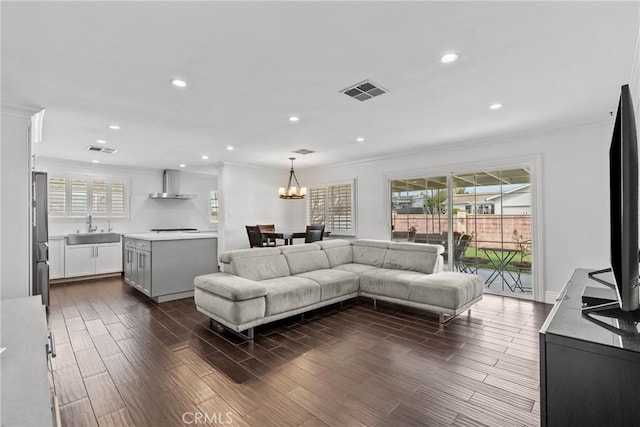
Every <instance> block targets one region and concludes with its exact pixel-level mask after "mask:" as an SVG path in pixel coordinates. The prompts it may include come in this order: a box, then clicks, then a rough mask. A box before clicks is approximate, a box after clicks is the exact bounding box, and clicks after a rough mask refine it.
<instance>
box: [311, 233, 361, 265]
mask: <svg viewBox="0 0 640 427" xmlns="http://www.w3.org/2000/svg"><path fill="white" fill-rule="evenodd" d="M316 243H317V244H318V245H319V246H320V247H321V248H322V250H323V251H324V253H325V254H327V259H328V260H329V268H333V267H335V266H336V265H341V264H348V263H351V262H353V249H352V248H351V242H350V241H349V240H342V239H335V240H322V241H320V242H316Z"/></svg>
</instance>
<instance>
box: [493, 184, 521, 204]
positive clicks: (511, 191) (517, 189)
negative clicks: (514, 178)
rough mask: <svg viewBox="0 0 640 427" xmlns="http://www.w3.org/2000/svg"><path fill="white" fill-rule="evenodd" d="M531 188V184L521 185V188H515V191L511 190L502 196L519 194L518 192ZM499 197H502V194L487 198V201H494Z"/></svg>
mask: <svg viewBox="0 0 640 427" xmlns="http://www.w3.org/2000/svg"><path fill="white" fill-rule="evenodd" d="M529 187H531V184H524V185H521V186H520V187H517V188H513V189H511V190H509V191H505V192H504V193H502V194H503V195H507V194H513V193H518V192H520V191H522V190H524V189H525V188H529ZM498 197H500V194H499V193H498V194H496V195H495V196H491V197H488V198H487V200H493V199H495V198H498Z"/></svg>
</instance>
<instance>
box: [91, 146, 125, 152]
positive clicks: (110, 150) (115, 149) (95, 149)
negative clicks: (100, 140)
mask: <svg viewBox="0 0 640 427" xmlns="http://www.w3.org/2000/svg"><path fill="white" fill-rule="evenodd" d="M87 151H94V152H95V151H97V152H99V153H107V154H113V153H117V152H118V149H117V148H109V147H101V146H99V145H89V146H88V147H87Z"/></svg>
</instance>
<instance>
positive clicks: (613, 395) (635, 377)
mask: <svg viewBox="0 0 640 427" xmlns="http://www.w3.org/2000/svg"><path fill="white" fill-rule="evenodd" d="M589 271H590V270H586V269H579V270H576V271H575V272H574V274H573V276H572V277H571V280H569V282H568V283H567V284H566V286H565V287H564V289H563V290H562V292H561V294H560V297H559V299H558V301H557V302H556V304H555V306H554V308H553V310H552V311H551V313H549V316H548V317H547V320H546V321H545V323H544V325H543V326H542V329H541V330H540V398H541V400H540V418H541V425H542V426H631V425H640V330H639V328H640V323H639V324H634V323H633V322H626V323H625V322H621V321H620V320H617V319H615V318H611V317H606V316H602V315H600V314H598V313H592V314H591V315H590V317H585V316H583V314H582V312H581V308H582V292H583V290H584V288H585V286H589V287H598V286H602V285H598V284H597V283H596V282H594V281H593V280H590V279H589V278H588V277H587V273H588V272H589ZM636 318H639V317H636ZM598 322H602V323H598ZM620 328H621V329H626V331H627V333H626V334H625V333H621V332H615V329H620ZM630 331H635V333H633V332H630Z"/></svg>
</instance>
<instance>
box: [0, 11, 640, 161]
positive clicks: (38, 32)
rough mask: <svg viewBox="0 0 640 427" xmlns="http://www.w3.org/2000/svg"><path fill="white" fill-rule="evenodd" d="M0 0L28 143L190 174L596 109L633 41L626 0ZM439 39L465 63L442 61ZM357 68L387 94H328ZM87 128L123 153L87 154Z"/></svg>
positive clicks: (13, 100)
mask: <svg viewBox="0 0 640 427" xmlns="http://www.w3.org/2000/svg"><path fill="white" fill-rule="evenodd" d="M1 7H2V10H1V13H2V92H1V95H2V103H3V104H11V105H19V106H23V107H43V108H46V113H45V128H44V140H43V141H42V142H41V143H40V144H38V145H37V147H36V149H35V151H36V153H37V154H38V155H41V156H45V157H53V158H63V159H71V160H79V161H86V162H90V161H91V160H92V159H98V160H100V161H101V163H103V164H116V165H128V166H142V167H155V168H176V169H177V168H178V164H179V163H186V164H187V165H188V166H187V170H192V171H211V170H212V165H213V164H214V163H216V162H218V161H229V162H236V163H246V164H254V165H260V166H269V167H271V166H273V167H283V168H286V167H288V165H289V161H288V160H287V158H288V157H289V156H290V155H291V151H293V150H296V149H300V148H307V149H311V150H316V151H317V153H314V154H310V155H306V156H302V155H298V156H297V157H298V160H296V167H299V168H304V167H311V166H321V165H326V164H331V163H336V162H345V161H352V160H359V159H365V158H372V157H379V156H387V155H390V154H393V153H398V152H400V151H411V150H419V149H422V148H425V147H428V146H429V145H433V144H454V143H456V142H460V141H465V142H468V141H473V140H481V139H490V138H496V137H502V136H504V135H516V134H522V133H527V132H531V131H535V130H538V129H546V128H554V127H560V126H566V125H571V124H577V123H588V122H593V121H598V120H603V119H605V118H606V117H607V116H608V113H609V111H612V110H615V108H616V103H617V98H618V93H619V89H620V86H621V85H622V84H625V83H628V81H629V79H630V77H631V73H632V69H633V64H632V61H633V60H634V49H637V48H638V46H636V45H635V43H636V40H637V33H638V22H639V4H638V2H617V3H614V2H609V1H607V2H559V3H558V2H555V3H554V2H477V1H476V2H452V1H447V2H177V1H174V2H146V1H145V2H7V1H2V2H1ZM449 51H455V52H457V53H458V54H459V55H460V57H459V60H458V61H456V62H454V63H451V64H442V63H440V61H439V58H440V56H441V55H442V54H443V53H445V52H449ZM635 58H636V60H637V57H635ZM175 77H180V78H183V79H184V80H186V81H187V82H188V85H189V86H188V87H187V88H186V89H176V88H174V87H172V86H171V85H170V84H169V80H170V79H171V78H175ZM364 79H371V80H373V81H374V82H376V83H378V84H380V85H381V86H383V87H385V88H386V89H388V90H389V91H390V92H389V93H388V94H385V95H382V96H380V97H377V98H373V99H371V100H369V101H365V102H359V101H356V100H354V99H351V98H349V97H347V96H346V95H343V94H340V93H339V91H340V90H341V89H344V88H345V87H347V86H350V85H351V84H354V83H357V82H360V81H362V80H364ZM494 102H501V103H502V104H503V105H504V108H502V109H501V110H497V111H492V110H490V109H489V108H488V107H489V105H490V104H491V103H494ZM292 114H295V115H298V116H300V117H301V120H300V121H299V122H298V123H290V122H289V121H288V120H287V118H288V116H290V115H292ZM111 123H117V124H119V125H120V126H121V130H119V131H113V130H109V129H108V128H107V125H109V124H111ZM358 136H363V137H365V138H366V140H365V142H362V143H358V142H356V141H355V139H356V137H358ZM96 139H106V140H107V141H108V144H107V146H109V147H112V148H117V149H119V151H118V152H117V153H116V154H113V155H108V154H102V153H98V154H90V153H89V152H87V151H86V150H85V148H86V147H87V146H88V145H90V144H95V141H96ZM227 145H233V146H234V147H235V150H234V151H232V152H230V151H227V150H226V148H225V147H226V146H227ZM203 154H207V155H208V156H209V160H207V161H205V160H202V159H201V156H202V155H203Z"/></svg>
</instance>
